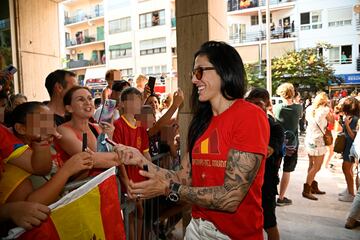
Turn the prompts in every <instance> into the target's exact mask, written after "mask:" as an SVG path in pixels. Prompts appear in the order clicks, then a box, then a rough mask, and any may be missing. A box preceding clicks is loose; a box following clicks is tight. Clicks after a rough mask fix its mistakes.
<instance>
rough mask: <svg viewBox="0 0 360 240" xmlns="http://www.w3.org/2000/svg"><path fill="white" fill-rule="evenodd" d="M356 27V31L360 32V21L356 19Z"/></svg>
mask: <svg viewBox="0 0 360 240" xmlns="http://www.w3.org/2000/svg"><path fill="white" fill-rule="evenodd" d="M355 27H356V31H360V19H359V18H358V19H356V21H355Z"/></svg>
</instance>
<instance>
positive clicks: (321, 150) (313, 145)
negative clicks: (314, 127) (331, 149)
mask: <svg viewBox="0 0 360 240" xmlns="http://www.w3.org/2000/svg"><path fill="white" fill-rule="evenodd" d="M305 150H306V152H307V153H308V154H309V155H310V156H322V155H325V153H326V151H327V148H326V146H325V143H324V139H323V138H322V137H321V138H315V139H311V140H309V139H305Z"/></svg>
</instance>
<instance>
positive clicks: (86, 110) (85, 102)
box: [65, 89, 95, 119]
mask: <svg viewBox="0 0 360 240" xmlns="http://www.w3.org/2000/svg"><path fill="white" fill-rule="evenodd" d="M65 107H66V110H67V111H68V112H70V113H71V114H72V115H73V116H78V117H80V118H87V119H89V118H90V117H92V115H93V114H94V110H95V106H94V102H93V98H92V96H91V93H90V92H89V91H88V90H86V89H79V90H77V91H75V92H74V93H73V95H72V98H71V105H68V106H65Z"/></svg>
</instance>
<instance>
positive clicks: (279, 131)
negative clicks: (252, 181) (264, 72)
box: [246, 88, 284, 240]
mask: <svg viewBox="0 0 360 240" xmlns="http://www.w3.org/2000/svg"><path fill="white" fill-rule="evenodd" d="M246 100H247V101H249V102H252V103H254V104H256V105H258V106H259V107H261V108H262V109H263V110H264V111H265V112H267V109H268V108H269V107H270V106H271V102H270V95H269V93H268V91H266V90H265V89H263V88H254V89H252V90H251V91H250V92H249V93H248V94H247V97H246ZM268 119H269V125H270V141H269V146H268V155H267V159H266V162H265V174H264V183H263V186H262V189H261V190H262V208H263V211H264V229H265V231H266V233H267V235H268V239H269V240H278V239H280V234H279V230H278V228H277V222H276V215H275V207H276V195H277V194H278V192H277V185H278V184H279V182H280V180H279V168H280V164H281V159H282V157H283V151H282V146H283V143H284V130H283V128H282V126H281V125H280V123H278V122H276V121H275V118H274V117H272V116H271V115H269V114H268Z"/></svg>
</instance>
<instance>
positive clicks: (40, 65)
mask: <svg viewBox="0 0 360 240" xmlns="http://www.w3.org/2000/svg"><path fill="white" fill-rule="evenodd" d="M14 2H15V4H14V11H15V18H16V19H15V23H16V44H17V46H16V48H17V60H18V66H17V67H18V69H19V91H20V92H21V93H23V94H25V95H26V96H27V97H28V100H38V101H44V100H47V99H49V96H48V93H47V91H46V88H45V78H46V76H47V75H48V74H49V73H50V72H51V71H54V70H56V69H58V68H60V67H61V61H60V36H59V13H58V3H57V2H55V1H52V0H15V1H14Z"/></svg>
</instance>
